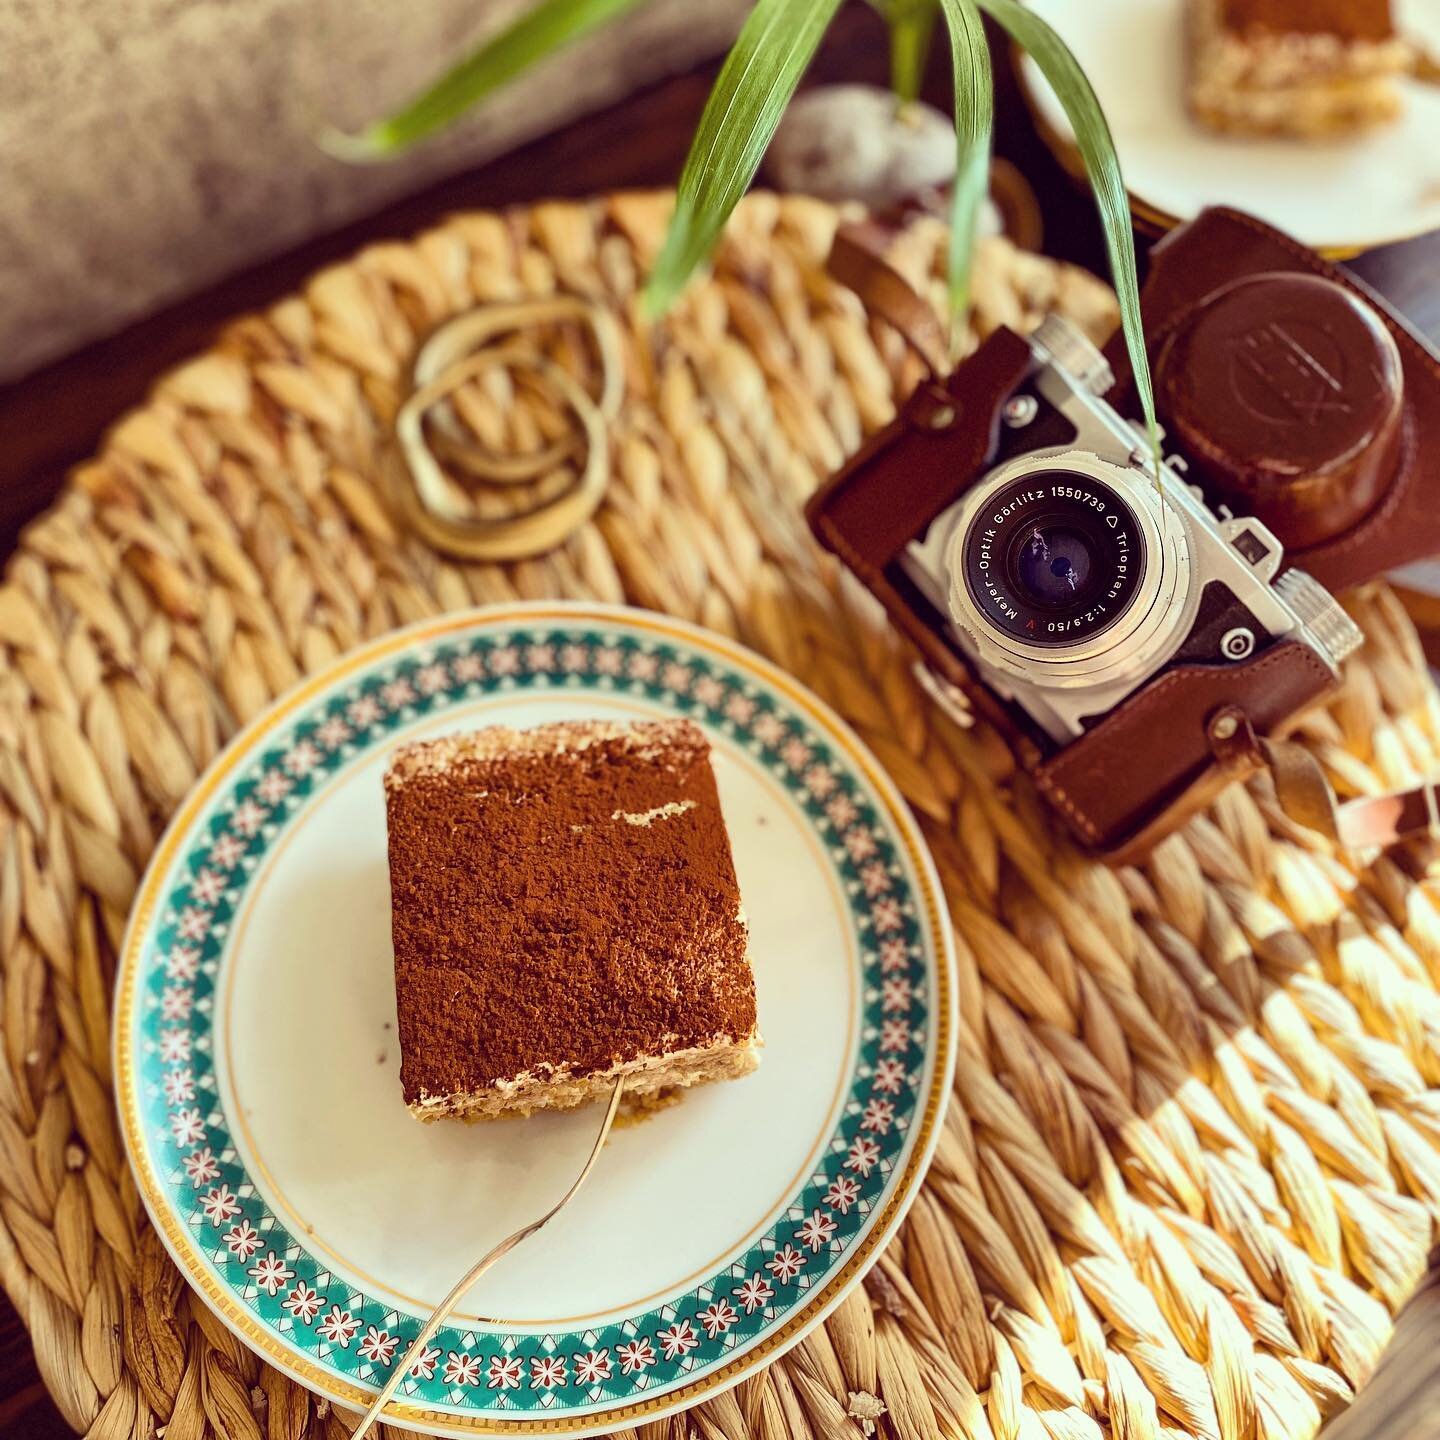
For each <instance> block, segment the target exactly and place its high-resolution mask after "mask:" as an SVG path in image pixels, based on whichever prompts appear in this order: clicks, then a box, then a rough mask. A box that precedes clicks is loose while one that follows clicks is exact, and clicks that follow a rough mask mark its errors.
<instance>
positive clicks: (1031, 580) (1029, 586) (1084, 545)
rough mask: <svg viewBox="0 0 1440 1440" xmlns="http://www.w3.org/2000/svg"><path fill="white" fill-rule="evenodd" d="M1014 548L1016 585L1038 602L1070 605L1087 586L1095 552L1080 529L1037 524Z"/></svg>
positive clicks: (1022, 536) (1018, 537) (1017, 539)
mask: <svg viewBox="0 0 1440 1440" xmlns="http://www.w3.org/2000/svg"><path fill="white" fill-rule="evenodd" d="M1014 548H1015V555H1014V565H1015V583H1016V587H1017V589H1019V590H1020V591H1021V592H1022V593H1023V594H1024V595H1025V596H1026V598H1027V599H1030V600H1032V601H1033V602H1034V603H1035V604H1036V605H1046V606H1056V605H1069V604H1070V603H1071V602H1072V601H1073V600H1074V599H1075V597H1076V596H1077V595H1079V594H1081V593H1083V591H1084V590H1085V588H1086V585H1087V582H1088V581H1089V579H1090V574H1091V570H1092V568H1093V562H1094V558H1095V552H1094V550H1093V549H1092V548H1091V545H1090V542H1089V541H1088V540H1087V539H1086V537H1085V536H1084V535H1082V534H1081V533H1080V532H1079V531H1078V530H1075V529H1073V528H1071V527H1070V526H1068V525H1063V524H1035V525H1032V526H1031V527H1030V529H1029V531H1028V533H1025V534H1020V535H1017V536H1016V543H1015V547H1014Z"/></svg>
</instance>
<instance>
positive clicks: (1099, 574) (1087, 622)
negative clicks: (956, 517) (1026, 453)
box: [961, 470, 1145, 647]
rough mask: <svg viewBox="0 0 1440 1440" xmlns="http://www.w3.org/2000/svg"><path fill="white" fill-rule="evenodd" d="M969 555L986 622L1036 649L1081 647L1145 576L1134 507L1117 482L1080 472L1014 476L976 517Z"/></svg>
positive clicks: (966, 560)
mask: <svg viewBox="0 0 1440 1440" xmlns="http://www.w3.org/2000/svg"><path fill="white" fill-rule="evenodd" d="M961 557H962V558H961V563H962V565H963V567H964V579H965V585H966V588H967V590H968V591H969V594H970V598H971V599H972V600H973V601H974V604H975V606H976V608H977V609H978V610H979V612H980V615H981V617H982V619H984V620H985V621H986V622H987V623H988V624H989V625H991V626H993V627H994V628H995V629H996V630H998V631H1000V632H1001V633H1002V634H1004V635H1007V636H1009V637H1010V638H1011V639H1014V640H1018V641H1021V642H1023V643H1024V644H1026V645H1035V646H1049V647H1072V646H1077V645H1082V644H1085V643H1086V642H1088V641H1090V640H1093V639H1095V638H1096V637H1097V636H1099V635H1101V634H1103V633H1104V632H1105V631H1106V630H1108V629H1109V628H1110V626H1112V625H1114V624H1115V623H1116V622H1117V621H1118V620H1119V619H1120V618H1121V617H1122V616H1123V615H1124V614H1125V612H1126V610H1127V609H1128V608H1129V606H1130V604H1131V602H1132V601H1133V600H1134V599H1135V596H1136V594H1137V593H1138V592H1139V589H1140V582H1141V579H1142V578H1143V576H1144V573H1145V542H1144V535H1143V532H1142V531H1141V528H1140V525H1139V523H1138V522H1137V520H1136V518H1135V512H1134V511H1133V510H1132V509H1131V508H1130V506H1129V504H1128V503H1127V502H1126V501H1125V500H1124V499H1123V498H1122V497H1121V495H1120V494H1119V492H1118V491H1117V490H1116V489H1115V488H1114V487H1113V486H1111V485H1108V484H1106V483H1105V482H1104V481H1102V480H1099V479H1097V478H1096V477H1095V476H1093V475H1084V474H1080V473H1078V472H1075V471H1071V470H1040V471H1032V472H1030V473H1029V474H1024V475H1019V476H1014V477H1012V478H1011V479H1009V480H1007V481H1006V482H1005V484H1004V485H1002V486H1001V487H1000V488H999V489H997V490H996V491H995V493H994V494H993V495H991V496H989V497H988V500H987V503H986V504H985V505H984V506H983V507H982V508H981V509H980V510H978V511H977V512H976V513H975V515H974V516H973V517H972V519H971V521H970V525H969V528H968V530H967V532H966V534H965V537H964V540H963V543H962V547H961Z"/></svg>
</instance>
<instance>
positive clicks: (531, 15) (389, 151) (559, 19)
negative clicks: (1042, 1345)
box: [325, 0, 640, 160]
mask: <svg viewBox="0 0 1440 1440" xmlns="http://www.w3.org/2000/svg"><path fill="white" fill-rule="evenodd" d="M638 3H640V0H543V3H542V4H540V5H537V6H536V7H535V9H533V10H530V11H528V12H527V13H526V14H524V15H522V16H521V17H520V19H519V20H517V21H516V22H515V23H514V24H513V25H511V26H510V27H509V28H508V29H505V30H502V31H501V32H500V33H499V34H498V35H496V36H493V37H492V38H491V39H489V40H487V41H485V42H484V43H483V44H481V45H480V46H478V47H477V48H476V49H474V50H472V51H471V52H470V54H468V55H467V56H466V57H465V58H464V59H463V60H462V61H461V62H460V63H459V64H458V65H456V66H455V67H454V69H452V70H449V71H447V72H446V73H445V74H444V75H442V76H441V77H440V79H439V80H437V81H436V82H435V83H434V84H433V85H432V86H431V87H430V88H429V89H428V90H426V91H425V92H424V93H423V94H421V95H418V96H416V98H415V99H414V100H412V101H411V102H410V103H409V104H408V105H407V106H406V107H405V108H404V109H403V110H399V111H397V112H396V113H395V114H394V115H391V116H389V117H388V118H387V119H384V120H377V121H376V122H375V123H374V124H373V125H368V126H366V128H365V129H364V130H362V131H361V132H360V133H359V134H358V135H340V134H335V133H330V134H327V135H326V136H325V144H326V146H327V148H329V149H330V150H332V151H334V152H335V153H337V154H340V155H343V156H344V158H346V159H350V160H378V159H381V158H383V157H384V156H386V155H393V154H395V153H397V152H398V151H401V150H405V149H408V148H409V147H410V146H411V145H414V144H415V143H416V142H417V141H420V140H423V139H425V137H426V136H427V135H433V134H434V133H435V132H436V131H437V130H441V129H443V128H444V127H445V126H446V125H449V124H450V123H451V122H452V121H454V120H456V119H458V118H459V117H460V116H461V115H462V114H464V112H465V111H466V110H468V109H469V108H470V107H471V106H472V105H474V104H476V103H477V102H478V101H480V100H483V99H484V98H485V97H486V96H487V95H489V94H490V93H491V92H492V91H495V90H498V89H499V88H500V87H501V86H502V85H505V84H507V83H508V82H509V81H511V80H513V79H514V78H515V77H516V76H517V75H519V74H520V73H521V72H522V71H525V70H528V69H529V68H530V66H531V65H533V64H535V63H536V62H537V61H539V60H543V59H544V58H545V57H546V56H547V55H549V54H551V53H552V52H553V51H556V50H559V49H561V48H563V47H564V46H566V45H569V44H570V43H571V42H572V41H575V40H579V39H580V38H581V37H582V36H584V35H588V34H589V33H590V32H591V31H592V30H595V29H597V28H598V27H599V26H601V25H604V24H606V23H608V22H609V21H611V20H613V19H614V18H615V17H616V16H617V15H621V14H623V13H624V12H625V11H626V10H630V9H633V8H634V7H635V6H636V5H637V4H638Z"/></svg>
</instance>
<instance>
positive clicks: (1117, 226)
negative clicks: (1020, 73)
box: [977, 0, 1160, 476]
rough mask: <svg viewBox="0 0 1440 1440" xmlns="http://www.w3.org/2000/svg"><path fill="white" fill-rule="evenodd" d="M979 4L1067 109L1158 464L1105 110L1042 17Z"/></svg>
mask: <svg viewBox="0 0 1440 1440" xmlns="http://www.w3.org/2000/svg"><path fill="white" fill-rule="evenodd" d="M977 3H978V4H979V6H980V8H981V9H982V10H984V11H986V12H987V13H988V14H990V15H992V16H994V18H995V19H996V20H997V21H998V22H999V23H1000V24H1001V25H1003V26H1004V27H1005V29H1006V30H1007V31H1009V33H1010V34H1011V35H1012V36H1013V37H1014V38H1015V39H1016V40H1017V41H1018V42H1019V43H1020V44H1021V45H1022V46H1023V47H1024V48H1025V49H1026V50H1027V51H1029V53H1030V55H1031V56H1032V57H1033V58H1034V60H1035V63H1036V64H1037V65H1038V66H1039V67H1040V69H1041V71H1042V72H1043V73H1044V76H1045V78H1046V79H1047V80H1048V81H1049V82H1050V85H1051V88H1052V89H1053V90H1054V91H1055V94H1056V95H1057V96H1058V97H1059V99H1060V103H1061V105H1063V106H1064V107H1065V114H1066V116H1067V117H1068V119H1069V121H1070V127H1071V129H1073V130H1074V132H1075V143H1076V144H1077V145H1078V146H1079V147H1080V155H1081V158H1082V159H1083V160H1084V161H1085V173H1086V175H1087V176H1088V177H1089V179H1090V188H1091V189H1092V190H1093V191H1094V192H1095V205H1096V208H1097V209H1098V210H1099V211H1100V221H1101V224H1102V225H1103V227H1104V230H1105V248H1106V250H1107V251H1108V253H1109V257H1110V275H1111V278H1112V279H1113V280H1114V282H1115V294H1116V296H1117V297H1118V299H1119V301H1120V322H1121V325H1122V326H1123V327H1124V331H1125V348H1126V350H1127V351H1128V352H1129V355H1130V365H1131V367H1132V369H1133V370H1134V372H1135V391H1136V394H1137V395H1138V396H1139V397H1140V404H1141V407H1142V408H1143V410H1144V412H1145V422H1146V425H1147V427H1148V428H1149V431H1150V448H1151V451H1152V453H1153V455H1154V459H1155V463H1156V466H1157V471H1156V473H1157V476H1158V473H1159V471H1158V466H1159V463H1160V431H1159V427H1158V426H1157V424H1156V421H1155V397H1154V393H1153V391H1152V389H1151V386H1150V365H1149V361H1148V360H1147V359H1146V355H1145V330H1144V327H1143V325H1142V324H1141V320H1140V282H1139V279H1138V278H1137V276H1136V273H1135V237H1134V234H1133V232H1132V230H1131V228H1130V224H1131V222H1130V199H1129V196H1128V195H1127V194H1126V191H1125V180H1124V177H1123V176H1122V175H1121V173H1120V160H1119V157H1118V156H1117V155H1116V154H1115V141H1114V140H1113V138H1112V137H1111V135H1110V126H1109V125H1108V124H1107V123H1106V120H1105V112H1104V111H1103V110H1102V109H1101V108H1100V102H1099V100H1097V99H1096V98H1095V92H1094V90H1093V89H1091V87H1090V82H1089V81H1088V80H1087V79H1086V78H1085V72H1084V71H1083V70H1082V69H1081V68H1080V62H1079V61H1078V60H1076V58H1075V57H1074V56H1073V55H1072V54H1071V53H1070V51H1069V49H1068V48H1067V47H1066V45H1065V42H1064V41H1063V40H1061V38H1060V37H1059V36H1058V35H1057V34H1056V33H1055V32H1054V30H1052V29H1051V28H1050V26H1049V25H1047V24H1046V23H1045V21H1044V20H1042V19H1041V18H1040V17H1039V16H1038V15H1036V14H1034V13H1033V12H1032V11H1030V10H1027V9H1025V7H1024V6H1023V5H1020V4H1017V3H1016V0H977Z"/></svg>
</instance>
